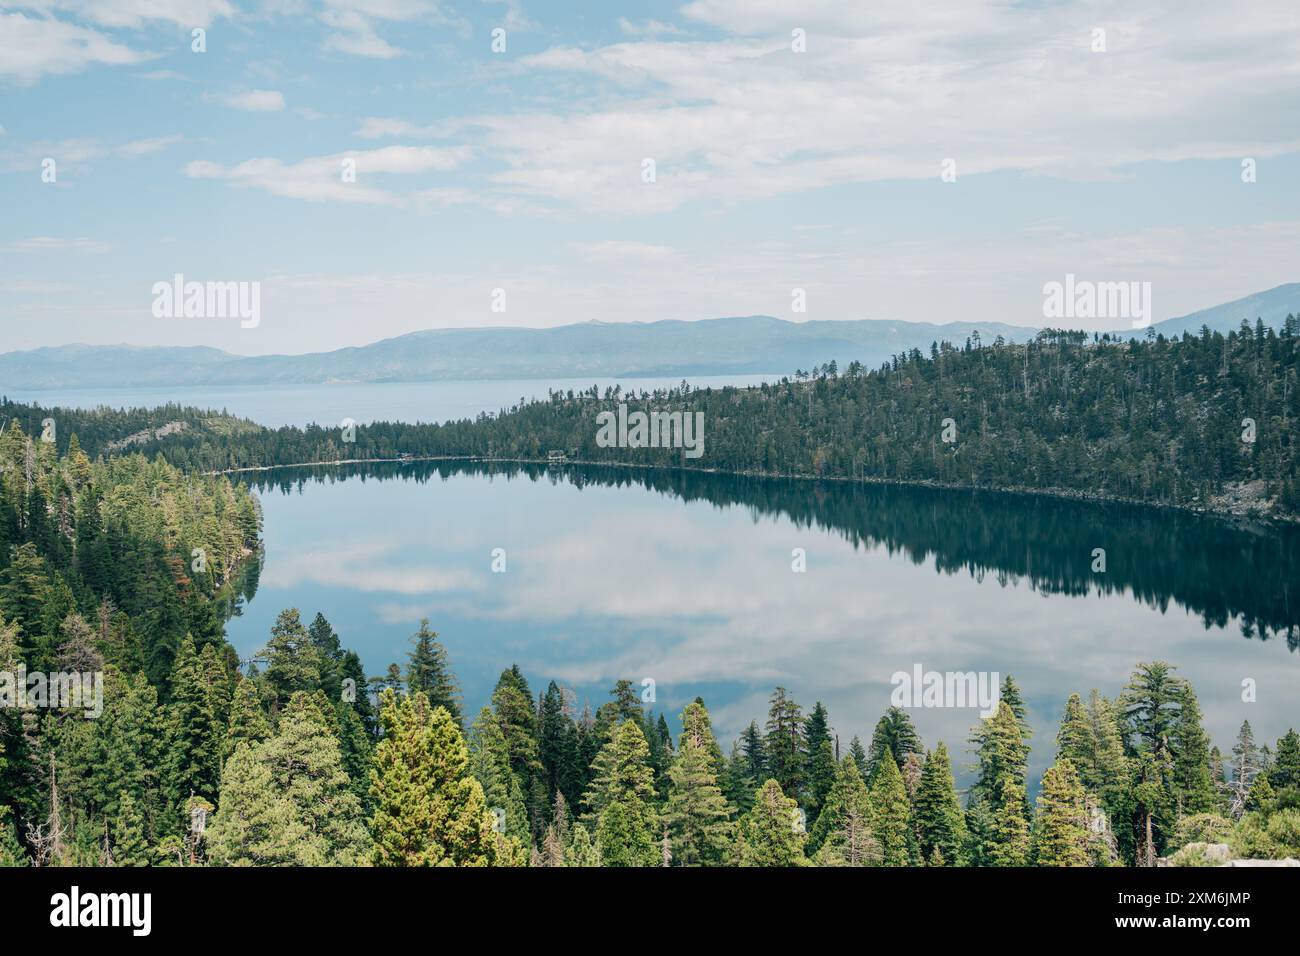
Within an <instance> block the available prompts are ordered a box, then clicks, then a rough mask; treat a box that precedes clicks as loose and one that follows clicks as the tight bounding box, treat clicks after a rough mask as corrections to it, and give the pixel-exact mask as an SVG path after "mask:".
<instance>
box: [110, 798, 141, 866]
mask: <svg viewBox="0 0 1300 956" xmlns="http://www.w3.org/2000/svg"><path fill="white" fill-rule="evenodd" d="M113 862H114V863H116V864H117V865H118V866H148V865H149V847H148V845H147V844H146V843H145V836H144V817H143V816H142V815H141V813H140V809H139V808H138V807H137V806H136V805H135V798H134V797H132V796H131V794H129V793H127V792H126V791H123V792H122V795H121V797H120V798H119V800H118V809H117V819H116V820H115V821H113Z"/></svg>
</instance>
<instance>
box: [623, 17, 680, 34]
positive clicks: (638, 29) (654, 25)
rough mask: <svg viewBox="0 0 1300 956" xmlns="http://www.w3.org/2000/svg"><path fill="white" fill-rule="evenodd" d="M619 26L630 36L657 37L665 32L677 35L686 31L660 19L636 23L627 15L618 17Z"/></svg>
mask: <svg viewBox="0 0 1300 956" xmlns="http://www.w3.org/2000/svg"><path fill="white" fill-rule="evenodd" d="M618 28H619V29H620V30H622V31H623V32H624V33H625V34H627V35H628V36H630V37H657V36H663V35H664V34H670V35H673V36H677V35H680V34H682V33H684V32H685V31H684V30H682V28H681V27H675V26H673V25H672V24H670V23H663V22H661V21H659V20H642V21H640V22H639V23H634V22H633V21H631V20H629V19H627V17H619V18H618Z"/></svg>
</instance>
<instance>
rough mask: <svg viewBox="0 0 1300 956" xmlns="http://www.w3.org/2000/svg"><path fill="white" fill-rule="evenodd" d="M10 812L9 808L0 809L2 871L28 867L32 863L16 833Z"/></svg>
mask: <svg viewBox="0 0 1300 956" xmlns="http://www.w3.org/2000/svg"><path fill="white" fill-rule="evenodd" d="M8 810H9V808H8V807H0V869H7V868H10V867H18V866H28V865H30V863H31V861H30V860H29V859H28V857H27V854H26V853H25V852H24V851H23V848H22V844H20V843H19V842H18V836H17V834H15V833H14V824H13V820H12V819H10V816H9V812H8Z"/></svg>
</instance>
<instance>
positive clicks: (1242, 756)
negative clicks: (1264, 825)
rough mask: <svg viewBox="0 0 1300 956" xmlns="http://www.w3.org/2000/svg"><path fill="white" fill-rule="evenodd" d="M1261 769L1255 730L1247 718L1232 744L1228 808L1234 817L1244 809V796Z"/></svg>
mask: <svg viewBox="0 0 1300 956" xmlns="http://www.w3.org/2000/svg"><path fill="white" fill-rule="evenodd" d="M1262 769H1263V760H1262V759H1261V757H1260V753H1259V748H1258V747H1257V746H1256V745H1255V732H1254V731H1253V730H1252V729H1251V727H1250V721H1249V720H1243V721H1242V722H1241V730H1239V731H1238V732H1237V740H1236V742H1235V743H1234V744H1233V745H1232V791H1231V794H1232V797H1231V805H1230V809H1231V811H1232V815H1233V816H1234V817H1240V816H1241V815H1242V814H1243V813H1244V812H1245V811H1246V798H1247V797H1248V796H1249V794H1250V789H1251V787H1253V786H1254V785H1255V778H1256V777H1258V776H1259V774H1260V771H1261V770H1262Z"/></svg>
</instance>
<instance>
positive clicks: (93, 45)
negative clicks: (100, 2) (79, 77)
mask: <svg viewBox="0 0 1300 956" xmlns="http://www.w3.org/2000/svg"><path fill="white" fill-rule="evenodd" d="M0 50H3V51H4V55H3V56H0V77H3V76H11V77H14V78H15V79H17V80H18V82H20V83H34V82H36V81H37V80H39V79H40V78H41V77H42V76H45V75H47V74H62V73H79V72H80V71H82V70H84V69H86V68H87V67H90V66H94V65H96V64H105V65H110V66H121V65H124V64H131V63H139V62H141V61H142V60H144V59H146V57H145V55H144V54H143V53H139V52H137V51H135V50H132V49H130V48H128V47H126V46H123V45H122V44H120V43H116V42H114V41H113V40H112V39H110V38H109V37H107V36H105V35H104V34H102V33H99V32H97V31H95V30H90V29H87V28H86V27H82V26H77V25H76V24H72V23H65V22H63V21H62V20H55V19H52V18H31V17H28V16H26V15H24V14H22V13H0Z"/></svg>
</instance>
